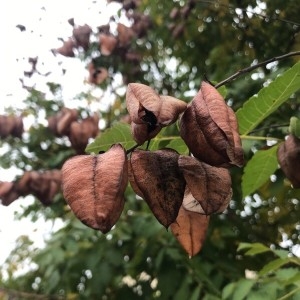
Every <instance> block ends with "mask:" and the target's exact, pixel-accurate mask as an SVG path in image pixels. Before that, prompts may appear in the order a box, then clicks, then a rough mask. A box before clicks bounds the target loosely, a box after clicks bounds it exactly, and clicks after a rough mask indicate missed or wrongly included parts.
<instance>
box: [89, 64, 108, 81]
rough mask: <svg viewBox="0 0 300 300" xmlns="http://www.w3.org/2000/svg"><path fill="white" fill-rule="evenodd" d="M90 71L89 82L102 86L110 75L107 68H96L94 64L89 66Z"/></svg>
mask: <svg viewBox="0 0 300 300" xmlns="http://www.w3.org/2000/svg"><path fill="white" fill-rule="evenodd" d="M88 70H89V78H88V82H89V83H91V84H101V83H102V82H104V81H105V79H106V78H108V75H109V74H108V71H107V69H106V68H100V67H96V66H95V65H94V63H93V62H91V63H90V64H89V65H88Z"/></svg>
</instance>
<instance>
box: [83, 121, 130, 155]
mask: <svg viewBox="0 0 300 300" xmlns="http://www.w3.org/2000/svg"><path fill="white" fill-rule="evenodd" d="M116 143H119V144H121V145H122V146H123V147H124V148H125V149H129V148H131V147H133V146H134V145H135V144H136V143H135V141H134V140H133V138H132V135H131V132H130V126H129V125H128V124H125V123H116V124H115V125H114V126H112V127H111V128H108V129H106V130H105V131H104V132H103V133H101V134H100V135H99V136H98V137H96V139H95V141H94V142H92V143H90V144H89V145H88V146H87V148H86V152H88V153H99V152H101V151H107V150H108V149H109V148H110V147H111V145H113V144H116Z"/></svg>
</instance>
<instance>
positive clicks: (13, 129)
mask: <svg viewBox="0 0 300 300" xmlns="http://www.w3.org/2000/svg"><path fill="white" fill-rule="evenodd" d="M22 133H23V120H22V118H21V117H17V116H13V115H10V116H0V138H6V137H8V136H9V135H12V136H14V137H19V138H20V137H21V136H22Z"/></svg>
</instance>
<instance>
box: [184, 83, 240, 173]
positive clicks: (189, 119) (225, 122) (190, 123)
mask: <svg viewBox="0 0 300 300" xmlns="http://www.w3.org/2000/svg"><path fill="white" fill-rule="evenodd" d="M180 135H181V137H182V138H183V140H184V141H185V143H186V144H187V146H188V147H189V149H190V151H191V152H192V154H193V155H194V156H195V157H196V158H198V159H200V160H201V161H204V162H205V163H208V164H210V165H212V166H217V167H229V166H231V165H237V166H242V165H243V163H244V156H243V149H242V146H241V140H240V136H239V133H238V124H237V120H236V117H235V113H234V112H233V110H232V109H231V108H230V107H229V106H228V105H227V104H226V103H225V101H224V99H223V97H222V96H221V95H220V94H219V92H218V91H217V90H216V89H215V88H214V87H213V86H212V85H210V84H208V83H206V82H203V83H202V85H201V89H200V90H199V92H198V94H197V95H196V96H195V97H194V99H193V100H192V102H191V103H190V104H189V105H188V107H187V109H186V110H185V112H184V113H183V115H182V118H181V120H180Z"/></svg>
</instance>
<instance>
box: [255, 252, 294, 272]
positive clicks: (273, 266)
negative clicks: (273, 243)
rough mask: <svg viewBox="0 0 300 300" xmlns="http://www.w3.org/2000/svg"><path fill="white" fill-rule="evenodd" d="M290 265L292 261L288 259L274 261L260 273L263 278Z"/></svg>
mask: <svg viewBox="0 0 300 300" xmlns="http://www.w3.org/2000/svg"><path fill="white" fill-rule="evenodd" d="M288 263H290V259H289V258H288V257H287V258H278V259H275V260H272V261H271V262H269V263H268V264H266V265H265V266H264V267H263V268H262V269H261V270H260V271H259V274H260V275H262V276H263V275H266V274H267V273H269V272H273V271H275V270H277V269H279V268H280V267H282V266H284V265H286V264H288Z"/></svg>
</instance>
